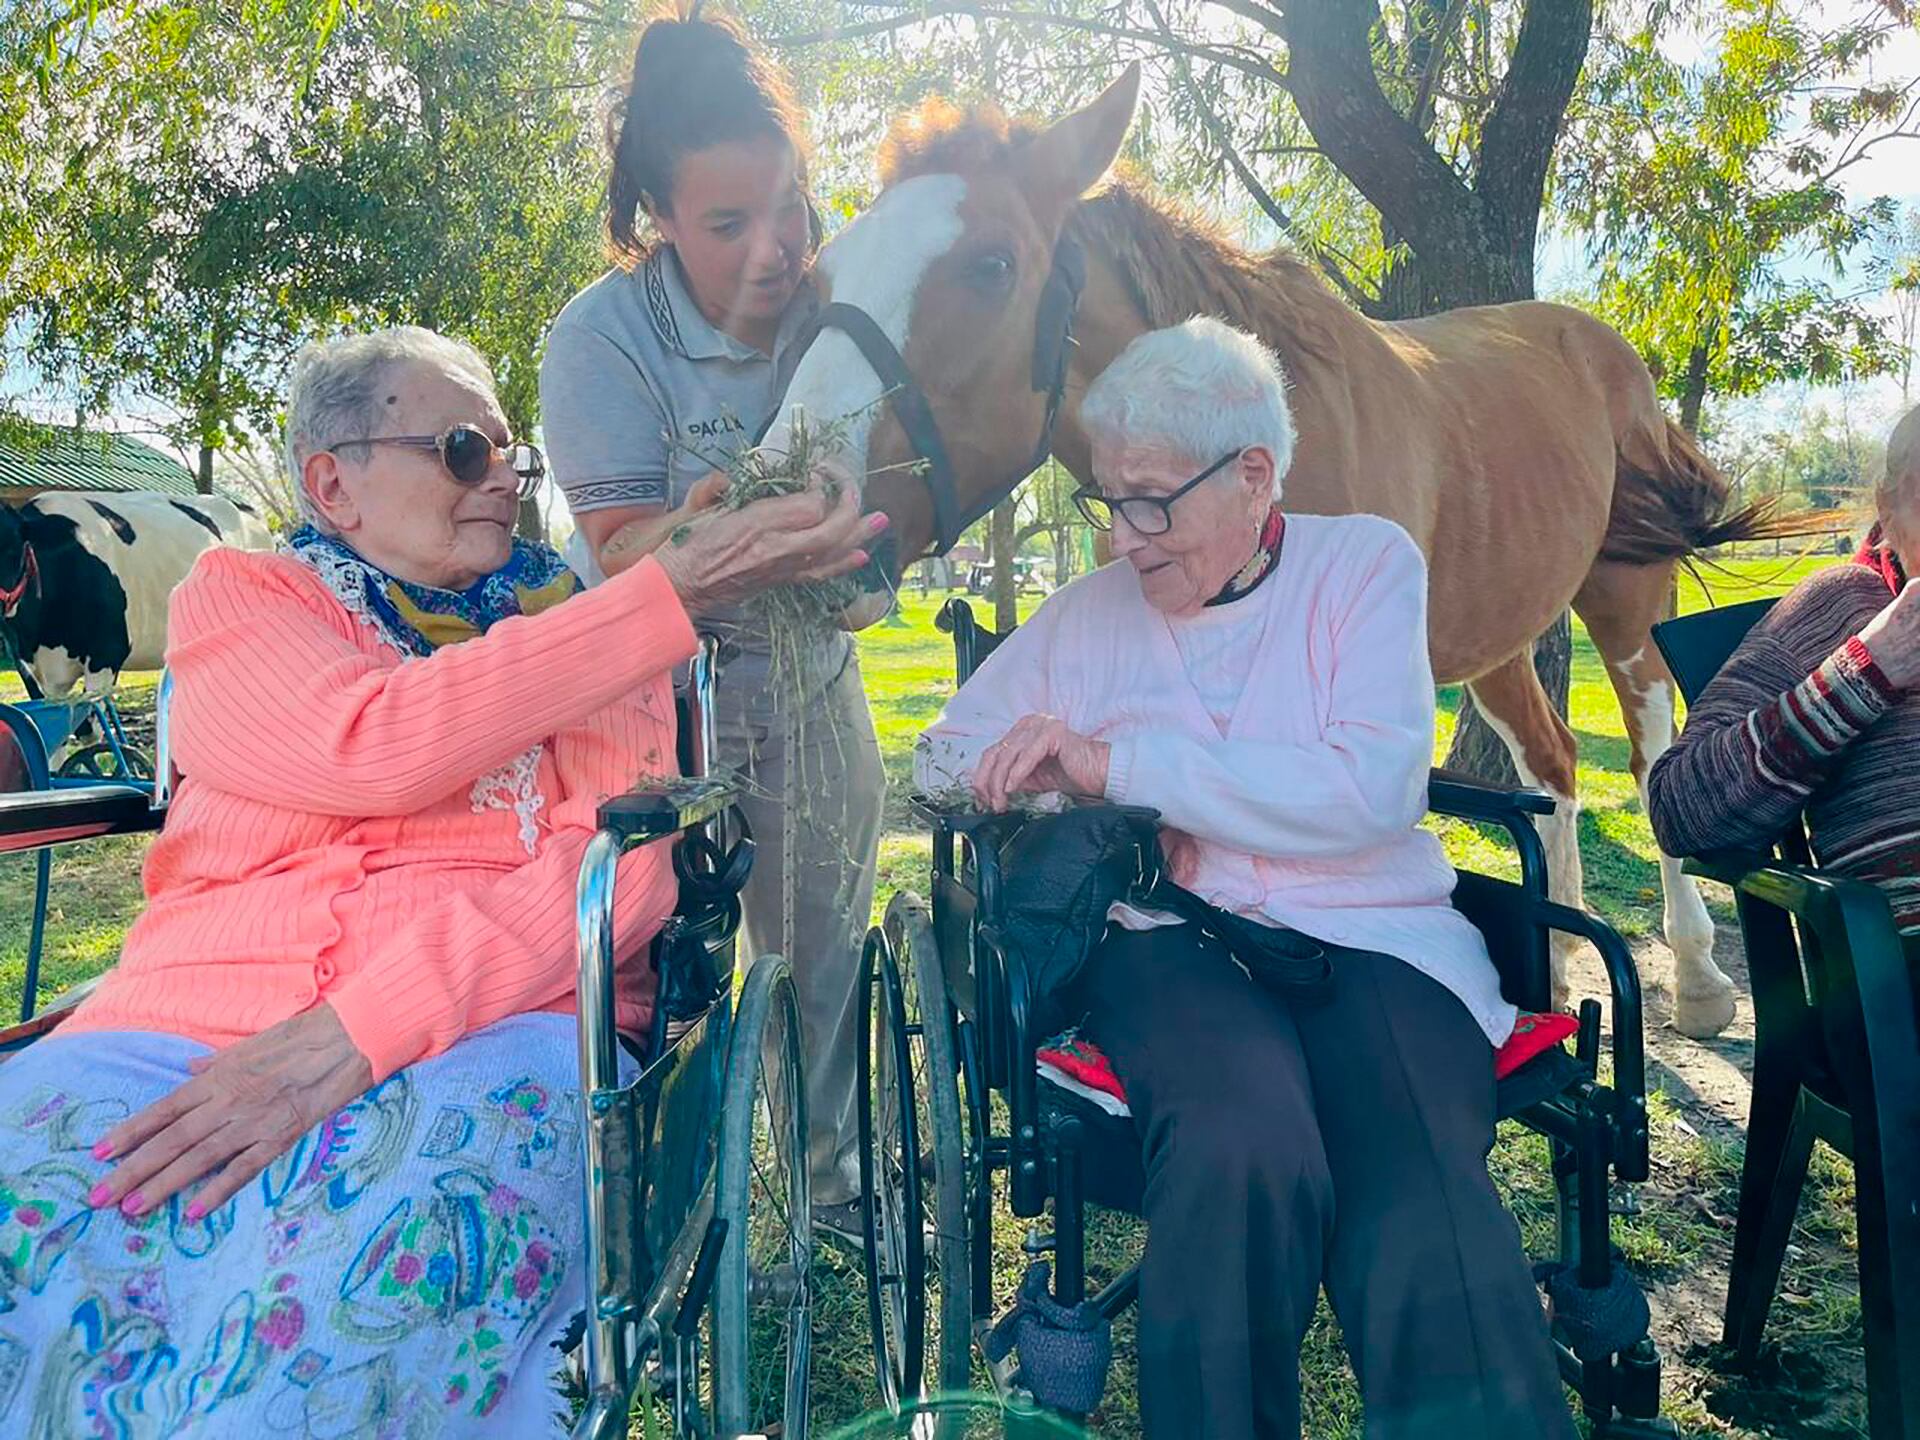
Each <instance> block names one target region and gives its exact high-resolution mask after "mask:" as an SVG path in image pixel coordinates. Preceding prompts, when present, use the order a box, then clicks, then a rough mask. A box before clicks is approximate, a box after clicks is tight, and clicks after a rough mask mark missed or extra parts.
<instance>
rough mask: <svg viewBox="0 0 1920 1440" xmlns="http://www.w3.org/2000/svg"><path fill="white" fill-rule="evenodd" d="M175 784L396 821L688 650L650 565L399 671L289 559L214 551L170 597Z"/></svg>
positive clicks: (679, 620)
mask: <svg viewBox="0 0 1920 1440" xmlns="http://www.w3.org/2000/svg"><path fill="white" fill-rule="evenodd" d="M169 623H170V630H171V636H170V643H169V646H168V651H167V663H168V665H169V666H170V667H171V669H172V671H173V677H174V708H173V717H172V718H173V727H172V728H173V734H174V738H175V754H176V756H177V758H178V761H179V765H180V772H181V774H182V775H184V776H186V777H188V778H189V779H190V780H192V781H194V782H196V783H199V784H205V785H210V786H213V787H215V788H217V789H221V790H225V791H227V792H229V793H231V794H238V795H245V796H247V797H249V798H250V799H253V800H258V801H262V802H264V803H266V804H270V805H279V806H283V807H285V808H287V809H292V810H304V811H308V812H312V813H317V814H323V815H346V816H354V817H367V816H376V815H406V814H411V813H412V812H414V811H416V810H419V809H421V808H423V807H424V806H427V805H430V804H433V803H434V802H436V801H438V800H441V799H443V798H445V797H446V796H447V795H450V794H452V793H454V792H455V791H457V790H459V789H461V788H463V787H465V786H467V785H470V784H472V783H473V779H474V777H475V776H476V775H481V774H484V773H485V772H486V771H488V770H490V769H492V768H494V767H496V766H498V765H502V764H505V763H506V762H507V761H508V760H510V759H512V758H513V757H514V756H515V755H518V754H520V753H521V752H522V751H524V750H526V749H527V747H529V746H530V745H532V744H534V742H536V741H538V740H541V739H544V738H545V737H547V736H548V735H551V734H553V733H554V732H555V731H556V730H559V729H561V728H563V727H565V726H567V725H571V724H574V723H576V722H578V721H579V720H580V719H581V718H582V717H584V716H586V715H589V714H591V713H592V712H594V711H595V710H598V709H599V708H600V707H602V706H604V705H607V704H609V703H610V702H612V701H613V700H614V699H615V698H616V697H618V696H619V695H621V694H622V693H623V692H625V691H628V690H630V689H632V688H633V687H634V686H636V685H638V684H640V683H641V682H642V681H643V680H645V679H647V678H648V677H650V676H654V675H660V674H664V673H665V672H667V671H669V670H670V669H671V668H672V667H673V666H674V665H675V664H677V663H678V662H680V661H681V660H684V659H686V658H687V657H688V656H690V655H691V654H692V653H693V649H694V634H693V626H692V623H691V622H690V621H689V620H688V619H687V615H686V612H685V610H683V609H682V608H681V605H680V601H679V598H678V597H677V596H676V595H675V594H674V590H673V586H672V584H671V582H669V581H668V579H667V576H666V572H665V571H664V570H662V569H661V568H660V567H659V565H658V564H656V563H654V562H652V561H642V562H641V563H640V564H639V565H636V566H635V567H634V568H633V569H632V570H629V571H628V572H626V574H624V575H621V576H620V577H618V578H617V579H616V580H614V581H610V582H609V583H607V584H606V585H602V586H600V587H599V588H597V589H595V590H590V591H587V592H585V593H583V594H580V595H576V596H575V597H574V598H573V599H571V600H569V601H567V602H566V603H565V604H564V605H557V606H555V607H554V608H553V609H551V610H547V611H544V612H543V613H541V614H539V615H534V616H526V617H517V618H514V619H511V620H504V621H502V622H501V623H500V624H498V625H495V626H494V627H493V628H492V629H491V630H489V631H488V632H487V633H486V634H485V635H482V636H480V637H479V638H477V639H473V640H468V641H466V642H464V643H462V644H459V645H448V646H444V647H442V648H441V649H440V650H438V651H436V652H435V653H434V654H432V655H430V656H427V657H426V658H424V659H420V660H414V661H409V662H407V663H405V664H395V663H394V662H393V661H391V660H390V659H387V658H385V657H380V656H376V655H373V654H369V653H368V651H367V650H366V649H365V648H364V647H362V646H361V645H359V644H357V643H356V641H355V637H354V633H353V625H354V622H353V621H352V619H351V618H350V617H348V616H347V614H346V612H345V610H344V609H342V608H341V607H340V606H339V604H338V602H337V601H335V600H333V598H332V597H331V595H329V594H327V593H326V592H325V591H324V590H323V589H320V588H318V582H317V581H311V578H310V577H309V576H307V574H306V572H305V571H304V569H303V568H302V567H299V566H298V565H297V564H296V563H295V562H292V561H288V560H285V559H282V558H280V557H276V556H264V555H244V554H240V553H239V552H235V551H222V550H212V551H209V552H208V553H207V555H206V556H204V557H203V558H202V559H201V561H200V562H199V564H197V565H196V566H195V568H194V571H193V573H192V575H190V576H189V577H188V578H187V580H186V581H185V582H184V583H183V584H182V585H181V586H180V587H179V588H178V589H177V590H176V591H175V592H174V597H173V604H172V611H171V618H170V622H169Z"/></svg>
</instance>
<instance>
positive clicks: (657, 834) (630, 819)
mask: <svg viewBox="0 0 1920 1440" xmlns="http://www.w3.org/2000/svg"><path fill="white" fill-rule="evenodd" d="M737 798H738V792H737V791H736V790H735V788H734V786H733V785H731V784H730V783H728V782H727V781H724V780H687V781H684V782H682V783H681V784H678V785H675V786H674V787H673V788H672V789H670V790H669V789H661V790H635V791H633V792H631V793H629V794H626V795H616V796H614V797H613V798H612V799H611V800H603V801H601V802H600V809H599V811H598V814H597V817H596V820H597V823H598V825H599V827H600V829H602V830H607V831H610V832H612V833H613V834H614V835H615V836H616V837H618V839H619V841H620V843H621V844H622V845H623V846H628V845H646V844H650V843H652V842H653V841H655V840H664V839H666V838H667V837H668V836H669V835H678V834H679V833H680V832H681V831H682V830H687V829H691V828H692V827H693V826H695V825H699V824H703V823H704V822H706V821H708V820H711V819H713V818H714V816H716V815H718V814H719V813H720V812H721V811H723V810H725V809H727V807H729V806H730V805H732V804H733V803H734V801H735V800H736V799H737Z"/></svg>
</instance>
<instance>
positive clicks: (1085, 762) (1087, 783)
mask: <svg viewBox="0 0 1920 1440" xmlns="http://www.w3.org/2000/svg"><path fill="white" fill-rule="evenodd" d="M1112 748H1113V747H1112V746H1110V745H1108V744H1107V742H1106V741H1104V740H1090V739H1088V738H1087V737H1086V736H1085V735H1082V734H1080V733H1079V732H1078V731H1076V730H1071V729H1069V728H1068V727H1067V723H1066V721H1064V720H1060V719H1057V718H1055V717H1054V716H1052V715H1026V716H1022V717H1021V718H1020V719H1019V720H1017V721H1015V722H1014V725H1013V728H1012V729H1011V730H1009V731H1007V733H1006V734H1005V735H1003V736H1001V737H1000V739H999V740H997V741H995V742H994V743H993V744H992V745H990V746H988V747H987V749H986V752H985V753H984V754H982V755H981V757H980V762H979V764H977V765H975V766H974V768H973V778H972V779H971V780H970V781H969V782H968V783H969V785H970V787H971V788H972V790H973V798H974V801H975V803H977V804H978V805H979V806H980V808H981V809H982V810H991V811H1000V810H1005V809H1007V808H1008V806H1009V805H1011V804H1012V803H1013V797H1014V796H1015V795H1032V794H1040V795H1044V794H1047V793H1049V792H1051V791H1056V790H1057V791H1059V792H1060V793H1061V794H1064V795H1084V796H1089V797H1093V798H1098V797H1100V796H1102V795H1105V794H1106V793H1107V760H1108V756H1109V755H1110V753H1111V751H1112Z"/></svg>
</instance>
